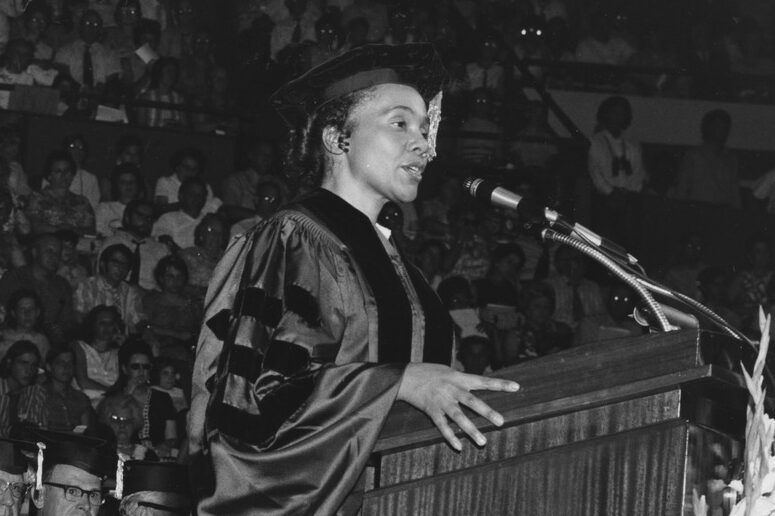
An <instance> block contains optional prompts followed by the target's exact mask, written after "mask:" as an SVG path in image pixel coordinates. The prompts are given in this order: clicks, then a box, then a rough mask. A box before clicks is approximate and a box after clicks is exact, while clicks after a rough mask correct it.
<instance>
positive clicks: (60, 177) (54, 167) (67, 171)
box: [48, 160, 75, 190]
mask: <svg viewBox="0 0 775 516" xmlns="http://www.w3.org/2000/svg"><path fill="white" fill-rule="evenodd" d="M74 175H75V170H73V167H72V165H70V163H69V162H68V161H64V160H62V161H55V162H54V163H52V164H51V170H49V175H48V181H49V183H51V188H54V189H63V190H67V189H68V188H70V183H72V181H73V176H74Z"/></svg>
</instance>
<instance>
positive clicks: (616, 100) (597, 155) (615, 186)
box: [587, 96, 647, 246]
mask: <svg viewBox="0 0 775 516" xmlns="http://www.w3.org/2000/svg"><path fill="white" fill-rule="evenodd" d="M631 124H632V106H631V105H630V102H629V101H628V100H627V99H626V98H624V97H620V96H615V97H608V98H607V99H605V100H604V101H603V102H602V103H601V104H600V106H599V107H598V109H597V126H596V132H595V135H594V136H593V137H592V139H591V142H590V146H589V153H588V155H587V167H588V169H589V175H590V177H591V179H592V184H593V185H594V188H595V192H596V202H594V203H593V220H594V222H595V226H596V227H598V228H601V232H603V233H604V234H606V236H608V237H609V238H611V239H613V240H614V241H615V242H617V243H620V244H622V245H625V246H626V245H627V241H628V240H629V238H630V237H629V235H630V234H633V233H635V234H637V233H638V231H637V229H636V228H637V223H638V221H639V220H640V208H639V204H640V202H639V198H638V197H637V196H634V195H632V194H638V193H640V192H641V191H642V190H643V185H644V183H645V181H646V178H647V174H646V167H645V166H644V164H643V157H642V154H641V149H640V144H638V143H637V142H635V141H632V139H630V138H629V137H628V136H627V135H626V131H627V129H628V128H629V127H630V125H631Z"/></svg>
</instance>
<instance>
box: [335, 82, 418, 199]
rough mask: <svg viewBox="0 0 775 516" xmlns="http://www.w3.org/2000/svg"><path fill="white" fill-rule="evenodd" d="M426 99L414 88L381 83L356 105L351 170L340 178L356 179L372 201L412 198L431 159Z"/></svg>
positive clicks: (362, 194) (349, 156) (356, 184)
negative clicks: (428, 153) (429, 154)
mask: <svg viewBox="0 0 775 516" xmlns="http://www.w3.org/2000/svg"><path fill="white" fill-rule="evenodd" d="M427 118H428V117H427V112H426V108H425V101H424V100H423V98H422V97H421V96H420V94H419V93H418V92H417V90H415V89H414V88H412V87H410V86H406V85H403V84H381V85H379V86H377V87H376V88H374V90H373V91H372V92H370V93H367V94H366V97H365V98H364V99H363V100H362V101H361V102H360V103H359V104H358V105H357V106H356V107H355V108H354V109H353V112H352V114H351V120H352V122H353V123H354V124H353V130H352V135H351V137H350V150H349V152H348V153H347V154H346V159H347V163H348V165H349V170H348V171H345V172H344V174H345V176H343V177H341V178H338V179H341V180H344V181H347V182H351V183H352V187H353V191H357V192H358V194H359V196H360V197H361V198H363V199H364V200H365V201H366V202H374V203H377V204H380V205H381V204H383V203H384V202H385V201H394V202H411V201H413V200H414V199H415V198H416V197H417V187H418V186H419V184H420V180H421V179H422V173H423V171H424V170H425V166H426V165H427V163H428V160H427V156H426V151H427V150H428V142H427V141H426V137H427V131H428V119H427Z"/></svg>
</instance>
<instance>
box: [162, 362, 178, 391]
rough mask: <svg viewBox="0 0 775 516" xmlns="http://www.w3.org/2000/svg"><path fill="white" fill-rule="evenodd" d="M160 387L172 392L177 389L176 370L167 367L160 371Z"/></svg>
mask: <svg viewBox="0 0 775 516" xmlns="http://www.w3.org/2000/svg"><path fill="white" fill-rule="evenodd" d="M159 387H161V388H162V389H166V390H170V389H172V388H173V387H175V368H174V367H173V366H167V367H165V368H164V369H162V370H161V371H159Z"/></svg>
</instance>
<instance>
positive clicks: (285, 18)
mask: <svg viewBox="0 0 775 516" xmlns="http://www.w3.org/2000/svg"><path fill="white" fill-rule="evenodd" d="M274 7H275V8H274V9H272V10H270V11H269V12H267V14H268V15H269V17H270V18H271V19H272V21H273V22H274V28H273V29H272V39H271V48H272V57H275V58H277V57H278V55H279V54H280V52H282V51H283V50H285V49H287V48H288V47H289V46H291V45H299V44H301V43H303V42H305V41H314V40H315V22H316V21H317V19H318V18H320V14H321V13H320V8H319V7H318V4H316V3H315V2H307V1H304V0H289V1H287V2H283V3H280V2H277V3H275V4H274Z"/></svg>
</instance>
